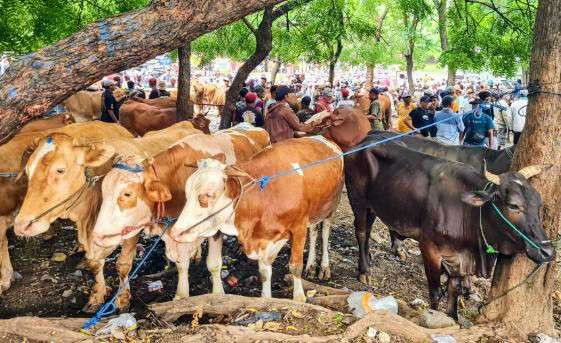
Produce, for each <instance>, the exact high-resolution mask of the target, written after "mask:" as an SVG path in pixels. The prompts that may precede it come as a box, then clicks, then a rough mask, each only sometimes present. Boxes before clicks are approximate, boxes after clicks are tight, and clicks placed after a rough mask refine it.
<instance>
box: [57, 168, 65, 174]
mask: <svg viewBox="0 0 561 343" xmlns="http://www.w3.org/2000/svg"><path fill="white" fill-rule="evenodd" d="M65 172H66V169H64V168H58V169H57V170H56V173H57V174H58V175H62V174H64V173H65Z"/></svg>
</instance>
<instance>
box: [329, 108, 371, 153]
mask: <svg viewBox="0 0 561 343" xmlns="http://www.w3.org/2000/svg"><path fill="white" fill-rule="evenodd" d="M326 125H327V129H326V130H325V131H324V132H323V136H324V137H325V138H327V139H330V140H332V141H334V142H335V143H336V144H337V145H338V146H339V147H340V148H341V149H342V150H343V151H347V150H348V149H350V148H351V147H353V146H355V145H356V144H358V143H359V142H361V141H362V140H363V139H364V138H365V137H366V136H367V135H368V132H369V131H370V122H369V121H368V119H366V116H365V115H364V114H363V113H362V112H360V111H359V110H358V109H356V108H355V109H350V108H338V109H336V110H335V111H333V113H332V114H331V116H330V117H329V118H328V119H327V122H326Z"/></svg>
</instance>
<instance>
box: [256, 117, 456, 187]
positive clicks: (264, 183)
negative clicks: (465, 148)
mask: <svg viewBox="0 0 561 343" xmlns="http://www.w3.org/2000/svg"><path fill="white" fill-rule="evenodd" d="M452 119H457V118H456V117H454V116H451V117H448V118H446V119H442V120H439V121H437V122H434V123H432V124H428V125H425V126H422V127H419V128H416V129H415V130H411V131H409V132H405V133H400V134H398V135H396V136H393V137H388V138H384V139H382V140H380V141H377V142H373V143H370V144H366V145H363V146H359V147H356V148H353V149H350V150H347V151H345V152H344V153H342V154H337V155H333V156H329V157H327V158H325V159H323V160H317V161H313V162H310V163H308V164H305V165H303V166H299V167H295V168H293V169H289V170H285V171H281V172H279V173H277V174H274V175H265V176H261V177H260V178H259V179H258V180H257V184H258V185H259V189H260V190H261V191H262V190H264V189H265V187H266V186H267V185H268V184H269V183H270V182H271V181H272V180H274V179H277V178H279V177H283V176H288V175H291V174H294V173H297V172H300V171H304V170H305V169H308V168H312V167H315V166H318V165H320V164H324V163H327V162H330V161H333V160H336V159H339V158H342V157H345V156H347V155H351V154H354V153H356V152H359V151H362V150H366V149H368V148H372V147H374V146H377V145H381V144H384V143H387V142H390V141H393V140H397V139H400V138H402V137H405V136H407V135H410V134H411V133H414V132H420V131H421V130H425V129H428V128H430V127H433V126H436V125H438V124H440V123H444V122H447V121H449V120H452Z"/></svg>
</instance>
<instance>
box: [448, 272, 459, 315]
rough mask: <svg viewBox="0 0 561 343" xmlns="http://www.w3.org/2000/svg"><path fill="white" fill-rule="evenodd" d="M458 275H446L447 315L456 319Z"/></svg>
mask: <svg viewBox="0 0 561 343" xmlns="http://www.w3.org/2000/svg"><path fill="white" fill-rule="evenodd" d="M460 289H461V285H460V277H459V276H449V277H448V310H447V312H448V315H449V316H450V317H452V318H454V319H455V320H458V297H459V295H460Z"/></svg>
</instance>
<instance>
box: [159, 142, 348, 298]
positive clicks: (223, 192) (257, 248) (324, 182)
mask: <svg viewBox="0 0 561 343" xmlns="http://www.w3.org/2000/svg"><path fill="white" fill-rule="evenodd" d="M339 153H341V150H340V149H339V148H338V147H337V146H336V145H335V144H333V143H332V142H330V141H328V140H326V139H325V138H323V137H318V136H316V137H306V138H300V139H289V140H286V141H282V142H280V143H277V144H274V145H273V146H272V147H271V148H269V149H265V150H263V151H262V152H260V153H258V154H257V155H255V156H254V157H252V158H251V159H250V160H249V161H247V162H242V163H238V164H236V165H234V166H232V165H231V163H228V161H226V163H223V162H222V161H218V160H216V159H205V160H201V161H200V162H199V164H198V166H199V168H198V170H197V171H196V172H194V173H193V175H191V177H190V178H189V179H188V180H187V183H186V185H185V194H186V199H187V200H186V203H185V208H184V209H183V211H182V212H181V215H180V216H179V218H178V220H177V222H176V223H175V225H174V226H173V227H172V228H171V232H170V239H172V240H174V241H176V242H181V243H188V242H194V241H196V240H198V239H200V238H201V237H210V236H212V235H214V234H216V232H218V231H221V232H223V233H226V234H230V235H236V236H238V242H240V244H241V246H242V247H243V249H244V251H245V253H246V254H247V256H248V257H249V258H251V259H255V260H257V261H258V263H259V273H260V275H261V280H262V282H263V289H262V296H264V297H271V275H272V264H273V261H274V260H275V258H276V256H277V254H278V252H279V251H280V249H281V248H282V247H283V246H284V245H285V243H286V242H287V241H290V242H291V247H292V251H291V256H290V261H289V270H290V273H291V274H292V275H293V280H294V289H293V292H294V293H293V298H294V300H297V301H305V300H306V296H305V295H304V290H303V288H302V280H301V276H302V270H303V254H304V245H305V243H306V235H307V228H308V226H309V225H314V224H316V223H318V222H320V221H322V220H324V219H326V218H330V217H331V215H332V214H333V212H334V211H335V209H336V208H337V205H338V203H339V198H340V195H341V190H342V187H343V160H342V159H341V158H337V159H332V160H330V161H328V162H326V163H323V164H318V165H316V166H314V167H311V168H309V169H304V170H302V169H299V168H300V167H301V166H304V165H306V164H308V163H312V162H314V161H318V160H321V159H325V158H328V157H331V156H333V155H334V154H339ZM289 170H295V172H294V173H291V174H289V175H284V176H281V177H278V178H273V179H271V180H270V182H269V183H268V184H267V185H266V186H265V188H264V189H263V190H260V189H259V187H258V186H257V184H256V181H255V180H257V179H259V178H260V177H262V176H264V175H275V174H276V173H283V172H286V171H289ZM209 216H210V218H209ZM205 219H206V220H205Z"/></svg>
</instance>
